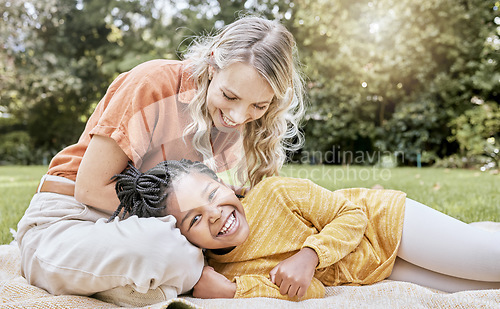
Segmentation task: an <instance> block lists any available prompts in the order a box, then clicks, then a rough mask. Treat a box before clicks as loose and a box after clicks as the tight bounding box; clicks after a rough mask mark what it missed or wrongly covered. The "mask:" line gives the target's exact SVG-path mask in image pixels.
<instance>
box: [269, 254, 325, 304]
mask: <svg viewBox="0 0 500 309" xmlns="http://www.w3.org/2000/svg"><path fill="white" fill-rule="evenodd" d="M318 261H319V259H318V255H317V254H316V251H314V250H313V249H311V248H307V247H306V248H302V249H301V250H300V251H299V252H297V253H296V254H294V255H293V256H291V257H289V258H288V259H286V260H284V261H282V262H280V263H279V264H278V265H276V267H274V268H273V269H272V270H271V271H270V272H269V275H270V276H271V281H272V282H273V283H274V284H276V285H277V286H278V287H279V288H280V293H281V295H285V294H288V296H289V297H294V296H298V297H299V298H300V297H303V296H304V295H305V294H306V291H307V288H308V287H309V285H310V284H311V280H312V278H313V276H314V271H315V269H316V265H318Z"/></svg>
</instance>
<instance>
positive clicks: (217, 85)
mask: <svg viewBox="0 0 500 309" xmlns="http://www.w3.org/2000/svg"><path fill="white" fill-rule="evenodd" d="M210 69H211V70H213V77H212V80H211V82H210V84H209V86H208V91H207V106H208V111H209V113H210V116H211V117H212V121H213V123H214V125H215V127H217V129H219V130H221V131H228V130H232V129H240V128H241V127H242V126H243V124H245V123H247V122H250V121H254V120H256V119H259V118H261V117H262V116H264V114H265V113H266V111H267V109H268V108H269V104H271V101H272V99H273V98H274V92H273V89H272V88H271V86H270V85H269V83H268V82H267V81H266V80H265V79H264V78H263V77H262V76H261V75H260V74H259V73H258V72H257V70H255V68H254V67H252V66H251V65H249V64H246V63H242V62H235V63H233V64H231V65H229V66H228V67H227V68H225V69H222V70H216V69H213V67H211V68H210Z"/></svg>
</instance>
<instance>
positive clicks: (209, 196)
mask: <svg viewBox="0 0 500 309" xmlns="http://www.w3.org/2000/svg"><path fill="white" fill-rule="evenodd" d="M217 189H219V188H215V189H214V190H213V191H212V192H210V194H209V195H208V201H209V202H212V201H213V199H214V196H215V193H217Z"/></svg>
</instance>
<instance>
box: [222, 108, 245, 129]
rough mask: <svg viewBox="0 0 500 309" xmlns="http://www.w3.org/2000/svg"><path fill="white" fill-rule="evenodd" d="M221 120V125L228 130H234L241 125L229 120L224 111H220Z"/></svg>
mask: <svg viewBox="0 0 500 309" xmlns="http://www.w3.org/2000/svg"><path fill="white" fill-rule="evenodd" d="M220 118H221V124H222V125H223V126H225V127H227V128H234V127H237V126H238V125H240V124H239V123H236V122H234V121H232V120H231V119H229V117H227V116H226V115H225V114H224V113H223V112H222V111H220Z"/></svg>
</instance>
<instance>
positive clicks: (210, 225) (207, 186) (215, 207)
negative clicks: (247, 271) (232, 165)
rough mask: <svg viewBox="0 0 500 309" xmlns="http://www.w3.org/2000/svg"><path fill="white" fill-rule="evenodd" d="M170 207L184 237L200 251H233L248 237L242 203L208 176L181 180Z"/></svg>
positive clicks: (178, 179) (183, 177) (201, 175)
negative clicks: (204, 249) (225, 249)
mask: <svg viewBox="0 0 500 309" xmlns="http://www.w3.org/2000/svg"><path fill="white" fill-rule="evenodd" d="M167 205H168V213H169V214H170V215H173V216H174V217H175V219H176V220H177V227H178V228H179V229H180V230H181V233H182V234H183V235H184V236H185V237H186V238H187V239H188V240H189V241H190V242H191V243H192V244H194V245H196V246H198V247H200V248H206V249H222V248H230V247H234V246H237V245H239V244H241V243H243V242H244V241H245V240H246V239H247V237H248V234H249V227H248V223H247V221H246V217H245V211H244V210H243V205H242V204H241V202H240V200H239V199H238V198H237V197H236V195H235V194H234V192H233V191H232V190H231V189H229V188H228V187H226V186H225V185H223V184H221V183H220V182H218V181H216V180H214V179H212V178H211V177H209V176H207V175H205V174H200V173H191V174H187V175H184V176H181V177H180V178H177V179H176V180H175V182H174V185H173V192H172V193H171V194H170V195H169V197H168V201H167Z"/></svg>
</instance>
